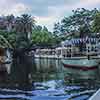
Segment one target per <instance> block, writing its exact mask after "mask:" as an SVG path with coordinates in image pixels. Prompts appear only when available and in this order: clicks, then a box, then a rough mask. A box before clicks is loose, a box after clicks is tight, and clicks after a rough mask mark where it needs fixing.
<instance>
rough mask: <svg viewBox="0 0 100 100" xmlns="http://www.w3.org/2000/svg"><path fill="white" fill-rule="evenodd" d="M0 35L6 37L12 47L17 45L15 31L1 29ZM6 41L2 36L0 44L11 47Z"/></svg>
mask: <svg viewBox="0 0 100 100" xmlns="http://www.w3.org/2000/svg"><path fill="white" fill-rule="evenodd" d="M0 35H1V36H2V37H4V38H5V41H7V42H8V43H9V44H10V45H11V46H10V47H12V48H14V47H15V42H16V33H15V32H8V31H2V30H0ZM5 41H3V40H2V39H1V38H0V44H1V45H2V46H4V47H9V46H8V45H7V44H6V43H5Z"/></svg>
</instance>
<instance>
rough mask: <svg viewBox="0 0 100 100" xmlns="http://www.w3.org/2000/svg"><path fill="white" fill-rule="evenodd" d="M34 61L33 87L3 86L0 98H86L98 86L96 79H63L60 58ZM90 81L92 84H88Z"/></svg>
mask: <svg viewBox="0 0 100 100" xmlns="http://www.w3.org/2000/svg"><path fill="white" fill-rule="evenodd" d="M35 62H36V70H33V71H32V73H33V74H32V77H33V78H32V79H33V81H34V83H33V87H34V89H32V91H22V90H18V89H14V90H11V89H4V88H3V89H0V99H1V100H88V99H89V98H90V97H91V95H92V94H93V93H95V92H96V91H97V89H98V88H99V85H98V84H99V83H100V82H99V81H98V80H94V81H93V80H83V79H81V80H70V79H69V80H67V81H64V72H63V70H62V66H61V61H60V60H57V59H35ZM76 77H77V76H76ZM91 82H93V84H91V85H90V83H91ZM97 82H98V83H97Z"/></svg>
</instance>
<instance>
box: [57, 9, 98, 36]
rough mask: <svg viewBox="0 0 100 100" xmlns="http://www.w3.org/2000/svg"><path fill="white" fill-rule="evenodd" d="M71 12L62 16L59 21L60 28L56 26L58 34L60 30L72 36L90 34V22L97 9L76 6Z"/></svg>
mask: <svg viewBox="0 0 100 100" xmlns="http://www.w3.org/2000/svg"><path fill="white" fill-rule="evenodd" d="M72 12H73V14H72V15H71V16H69V17H64V18H63V19H62V20H61V23H60V25H59V27H60V29H59V27H56V30H57V29H58V30H57V32H58V34H59V31H60V32H61V33H63V34H65V35H68V34H71V35H72V34H73V36H74V37H84V36H87V35H88V34H89V35H90V33H91V32H92V27H91V24H92V22H93V20H94V16H95V15H96V13H97V12H98V10H97V9H93V10H87V9H84V8H78V9H76V10H73V11H72ZM57 25H58V24H57ZM57 25H56V26H57ZM56 30H55V31H56Z"/></svg>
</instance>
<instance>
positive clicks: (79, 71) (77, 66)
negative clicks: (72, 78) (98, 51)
mask: <svg viewBox="0 0 100 100" xmlns="http://www.w3.org/2000/svg"><path fill="white" fill-rule="evenodd" d="M62 65H63V69H64V72H65V74H66V75H67V74H71V75H76V76H78V78H84V79H91V78H95V77H96V74H97V72H98V61H97V60H96V59H91V60H88V59H70V60H67V59H66V60H62Z"/></svg>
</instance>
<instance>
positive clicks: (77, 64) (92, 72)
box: [62, 38, 99, 79]
mask: <svg viewBox="0 0 100 100" xmlns="http://www.w3.org/2000/svg"><path fill="white" fill-rule="evenodd" d="M73 41H74V43H73ZM75 41H77V42H75ZM70 42H71V44H70V45H72V46H73V45H74V46H77V44H79V43H83V44H84V45H85V51H84V50H83V52H82V53H83V54H84V56H83V57H82V55H81V56H80V57H78V56H77V57H75V56H74V57H73V55H74V53H75V52H74V53H73V52H72V51H71V52H70V53H71V55H72V56H71V58H67V59H62V65H63V69H64V74H65V75H67V74H69V75H70V76H71V75H72V76H73V77H75V76H77V78H81V79H94V78H97V76H96V75H97V72H98V66H99V61H98V60H97V59H89V56H90V54H91V53H92V52H93V53H97V48H96V44H97V42H98V39H94V38H93V39H92V38H91V39H89V38H88V39H87V38H86V39H83V38H82V39H74V40H71V41H69V42H68V41H67V44H69V43H70ZM72 43H73V44H72ZM65 44H66V43H65ZM67 44H66V45H67ZM93 53H92V55H93ZM87 54H88V58H87Z"/></svg>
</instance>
